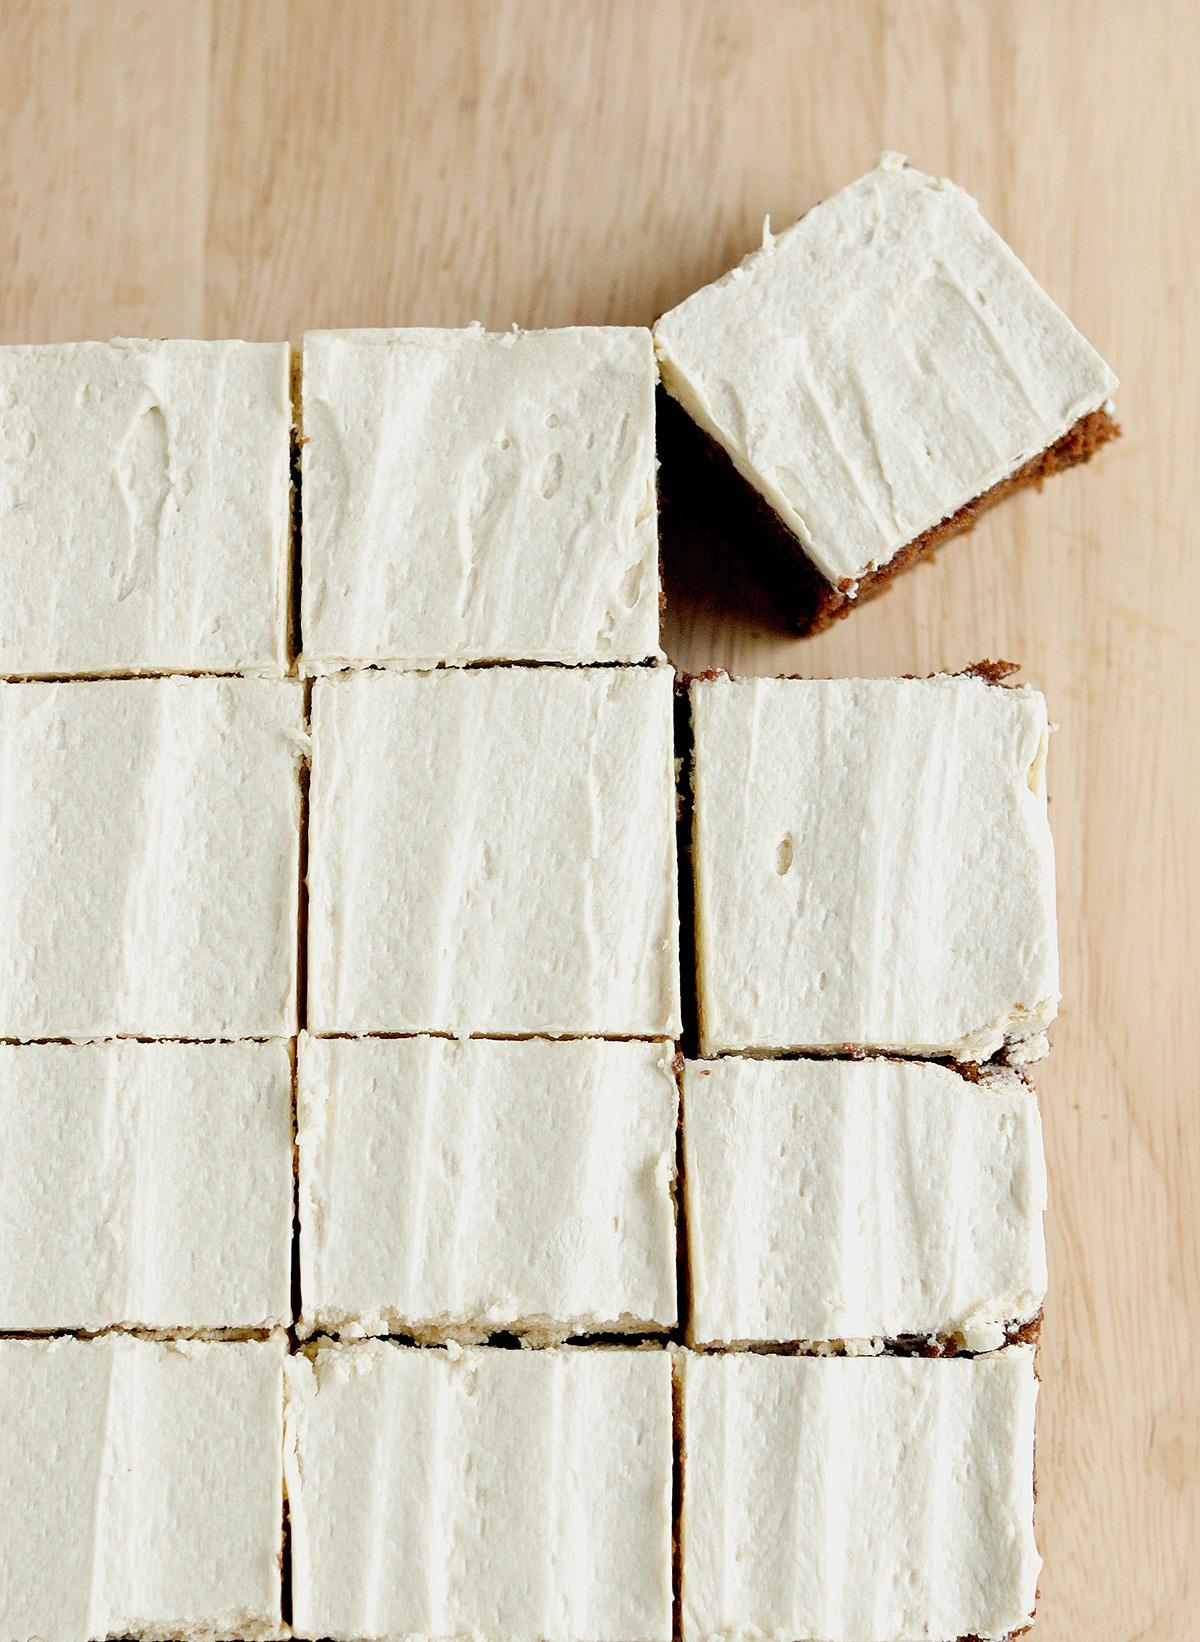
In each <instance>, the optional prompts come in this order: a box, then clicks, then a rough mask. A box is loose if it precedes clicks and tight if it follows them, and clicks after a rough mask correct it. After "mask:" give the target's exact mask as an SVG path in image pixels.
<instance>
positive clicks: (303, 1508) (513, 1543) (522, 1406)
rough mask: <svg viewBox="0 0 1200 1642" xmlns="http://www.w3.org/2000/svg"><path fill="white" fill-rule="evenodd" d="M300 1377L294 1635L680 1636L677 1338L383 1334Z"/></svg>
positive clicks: (301, 1371) (293, 1462)
mask: <svg viewBox="0 0 1200 1642" xmlns="http://www.w3.org/2000/svg"><path fill="white" fill-rule="evenodd" d="M287 1373H288V1413H287V1442H286V1448H285V1460H284V1463H285V1469H286V1473H287V1484H288V1500H289V1503H290V1510H291V1524H292V1571H293V1587H292V1589H293V1608H294V1613H293V1622H292V1623H293V1631H294V1634H295V1635H296V1636H298V1637H307V1638H317V1637H328V1638H332V1639H333V1642H348V1639H351V1638H353V1639H373V1638H384V1637H399V1636H404V1637H410V1638H413V1639H416V1638H419V1637H420V1638H435V1637H456V1636H457V1637H465V1636H470V1637H474V1638H476V1639H477V1642H670V1637H671V1612H672V1603H671V1492H672V1416H671V1359H670V1357H669V1355H668V1354H667V1352H665V1351H652V1350H651V1351H623V1350H614V1349H589V1350H570V1349H567V1350H546V1351H499V1350H495V1349H494V1348H488V1347H483V1348H480V1349H475V1350H467V1351H461V1350H459V1348H457V1347H451V1348H449V1349H448V1350H444V1351H439V1350H424V1351H422V1350H413V1349H411V1348H407V1347H404V1346H397V1345H393V1344H390V1343H388V1342H384V1341H379V1342H373V1343H371V1344H369V1345H356V1346H324V1347H322V1348H321V1349H320V1350H319V1351H318V1352H317V1353H316V1356H315V1358H314V1359H313V1360H312V1361H310V1360H309V1359H308V1358H306V1357H303V1356H301V1357H294V1358H292V1359H291V1360H290V1361H289V1363H288V1371H287Z"/></svg>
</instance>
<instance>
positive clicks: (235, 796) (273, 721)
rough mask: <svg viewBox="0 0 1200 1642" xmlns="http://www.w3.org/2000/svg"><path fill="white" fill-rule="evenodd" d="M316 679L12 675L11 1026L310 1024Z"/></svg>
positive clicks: (152, 1028) (205, 1034) (175, 1029)
mask: <svg viewBox="0 0 1200 1642" xmlns="http://www.w3.org/2000/svg"><path fill="white" fill-rule="evenodd" d="M306 747H307V736H306V734H305V731H304V698H303V686H302V685H301V684H299V683H291V682H288V681H285V680H279V681H276V682H267V681H264V680H253V679H228V680H224V679H222V680H218V679H191V678H187V679H182V678H176V679H124V680H100V681H94V682H91V683H71V684H31V683H25V684H0V764H2V766H3V769H4V790H3V796H2V798H0V803H2V804H3V811H4V825H3V826H2V827H0V882H2V883H3V884H4V886H5V910H4V920H3V934H2V936H0V1037H3V1038H18V1039H21V1038H104V1037H117V1036H130V1037H147V1038H156V1037H164V1038H237V1037H286V1036H289V1035H290V1034H292V1033H294V1032H295V1030H296V928H297V917H298V901H299V871H300V862H299V857H300V782H299V766H300V761H301V758H302V756H303V754H304V752H305V750H306Z"/></svg>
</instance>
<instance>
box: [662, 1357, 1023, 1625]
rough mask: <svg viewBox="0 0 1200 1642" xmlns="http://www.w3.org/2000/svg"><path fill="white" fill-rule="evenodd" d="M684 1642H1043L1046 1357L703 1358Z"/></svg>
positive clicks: (688, 1454) (687, 1408)
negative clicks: (1039, 1490) (1038, 1363)
mask: <svg viewBox="0 0 1200 1642" xmlns="http://www.w3.org/2000/svg"><path fill="white" fill-rule="evenodd" d="M682 1380H683V1452H684V1458H683V1509H682V1517H681V1522H680V1541H681V1552H682V1584H683V1642H704V1639H707V1638H711V1637H739V1636H771V1637H790V1638H800V1637H811V1638H820V1639H821V1642H863V1639H865V1638H870V1642H906V1639H909V1638H915V1637H921V1638H928V1642H954V1639H956V1638H960V1637H962V1638H966V1637H973V1638H976V1639H979V1642H982V1639H985V1638H999V1637H1006V1636H1008V1635H1010V1634H1011V1633H1012V1632H1013V1631H1017V1630H1022V1629H1024V1628H1025V1627H1026V1626H1028V1624H1029V1622H1030V1619H1031V1616H1032V1613H1033V1607H1034V1602H1035V1600H1036V1591H1037V1576H1038V1570H1039V1568H1040V1567H1041V1559H1040V1558H1039V1556H1038V1554H1037V1548H1036V1546H1035V1544H1034V1538H1033V1429H1034V1405H1035V1402H1036V1398H1037V1380H1036V1378H1035V1375H1034V1370H1033V1350H1032V1348H1031V1347H1028V1346H1012V1347H1009V1348H1008V1349H1007V1350H1005V1351H1002V1352H998V1353H995V1354H993V1355H990V1356H986V1357H956V1358H946V1359H939V1360H933V1361H931V1360H929V1359H927V1358H920V1357H916V1358H911V1357H910V1358H901V1357H765V1356H759V1355H757V1354H756V1353H741V1352H733V1353H728V1352H722V1353H717V1354H715V1355H712V1356H695V1355H693V1354H691V1353H688V1354H687V1355H686V1357H685V1359H684V1362H683V1366H682Z"/></svg>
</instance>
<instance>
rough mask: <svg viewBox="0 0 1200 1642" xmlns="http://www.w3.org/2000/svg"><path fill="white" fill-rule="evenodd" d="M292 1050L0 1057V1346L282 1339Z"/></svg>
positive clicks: (267, 1047) (37, 1047) (23, 1052)
mask: <svg viewBox="0 0 1200 1642" xmlns="http://www.w3.org/2000/svg"><path fill="white" fill-rule="evenodd" d="M291 1274H292V1064H291V1056H290V1054H289V1051H288V1045H287V1044H286V1043H136V1042H130V1041H128V1040H125V1041H121V1042H109V1043H96V1044H63V1043H46V1044H31V1043H23V1044H4V1045H0V1332H3V1331H8V1330H32V1329H38V1330H51V1329H88V1330H99V1329H105V1328H113V1327H116V1326H118V1325H123V1326H126V1327H131V1328H144V1329H161V1330H166V1329H171V1330H197V1329H204V1330H211V1329H252V1328H253V1329H258V1328H271V1327H276V1326H281V1327H285V1326H287V1325H288V1324H289V1323H290V1322H291Z"/></svg>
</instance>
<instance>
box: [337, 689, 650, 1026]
mask: <svg viewBox="0 0 1200 1642" xmlns="http://www.w3.org/2000/svg"><path fill="white" fill-rule="evenodd" d="M673 676H674V675H673V674H672V673H671V671H670V669H669V668H657V667H655V668H647V667H589V668H559V667H486V668H477V669H459V668H451V669H445V670H442V671H439V672H433V673H389V672H362V673H344V674H341V675H338V676H336V677H333V678H324V679H318V680H317V682H316V685H315V686H314V689H313V777H312V790H311V802H310V817H311V819H310V832H309V919H308V933H309V1027H310V1030H312V1031H313V1032H315V1033H329V1032H354V1033H360V1032H448V1033H451V1034H453V1035H454V1036H463V1037H465V1036H470V1035H471V1034H484V1035H486V1034H497V1033H499V1034H502V1035H508V1034H532V1033H540V1034H546V1035H549V1036H562V1035H566V1034H571V1035H584V1034H595V1035H598V1036H605V1037H660V1038H673V1037H676V1036H677V1035H678V1031H679V1012H680V1006H679V961H678V897H677V890H676V882H675V771H674V749H673V742H672V680H673Z"/></svg>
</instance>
